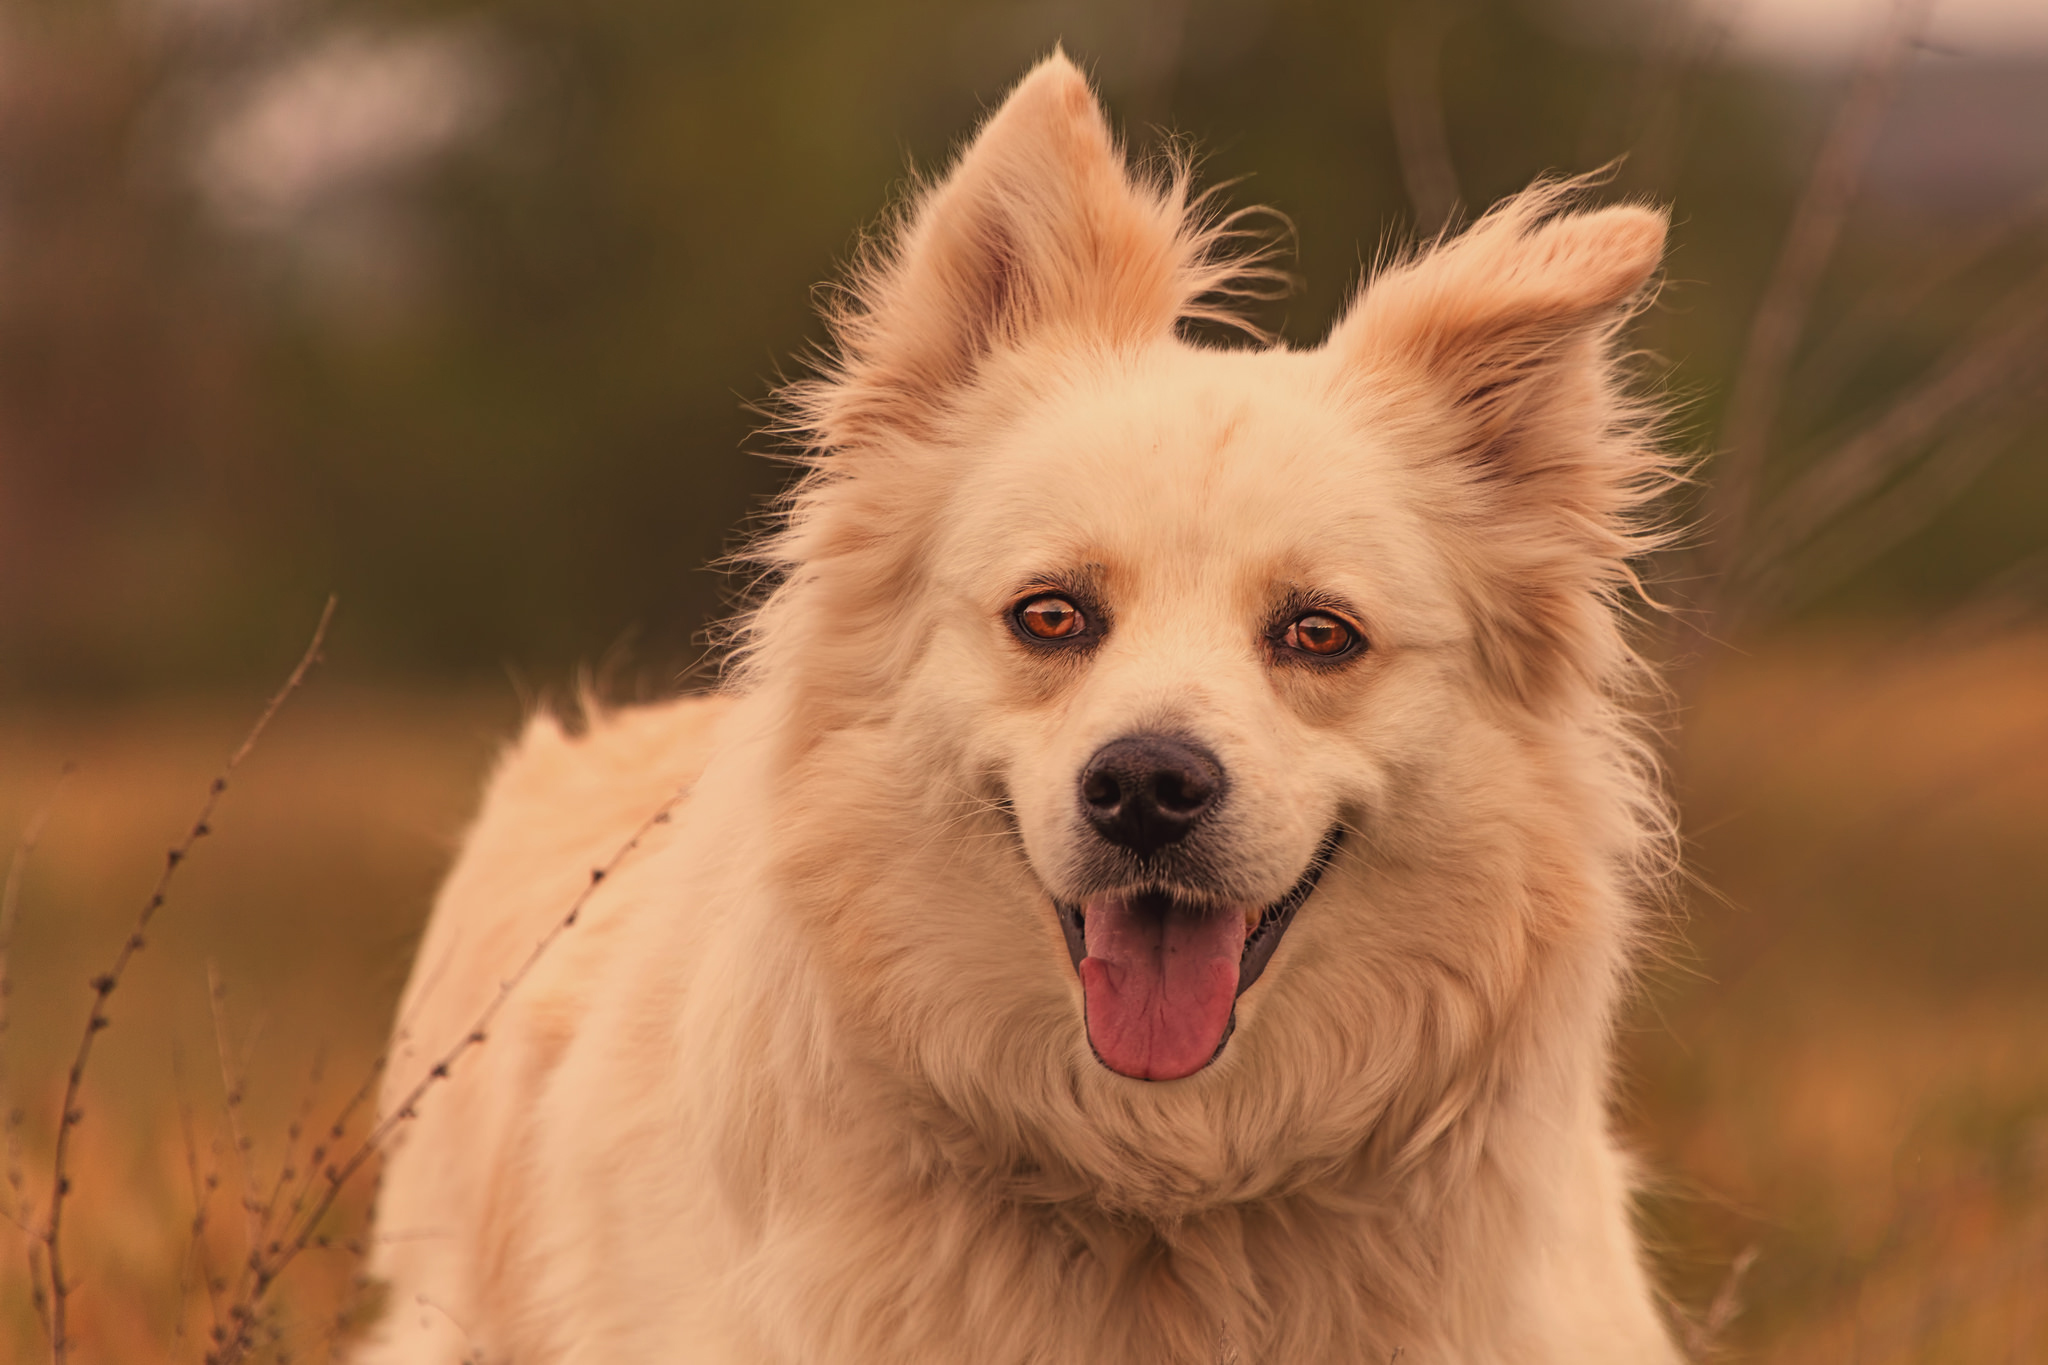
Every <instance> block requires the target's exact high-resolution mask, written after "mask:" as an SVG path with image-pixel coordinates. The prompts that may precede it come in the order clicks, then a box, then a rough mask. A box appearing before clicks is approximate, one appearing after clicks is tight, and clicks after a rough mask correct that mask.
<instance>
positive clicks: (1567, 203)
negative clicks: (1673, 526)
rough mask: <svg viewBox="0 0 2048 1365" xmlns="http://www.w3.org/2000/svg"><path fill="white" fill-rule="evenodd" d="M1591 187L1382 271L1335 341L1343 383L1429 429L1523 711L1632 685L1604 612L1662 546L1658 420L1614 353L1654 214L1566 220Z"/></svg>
mask: <svg viewBox="0 0 2048 1365" xmlns="http://www.w3.org/2000/svg"><path fill="white" fill-rule="evenodd" d="M1587 187H1588V182H1587V181H1584V180H1578V181H1549V182H1540V183H1538V184H1537V185H1535V186H1533V187H1531V188H1530V189H1528V190H1526V191H1524V192H1523V193H1521V194H1519V195H1517V196H1515V197H1514V198H1512V199H1509V200H1507V201H1506V202H1504V203H1503V204H1501V205H1500V206H1498V207H1497V208H1495V209H1494V210H1493V211H1492V212H1490V213H1488V214H1487V215H1486V216H1485V217H1484V218H1482V219H1480V220H1479V221H1478V222H1477V223H1475V224H1474V225H1473V226H1472V227H1471V228H1470V229H1468V230H1467V231H1465V232H1464V233H1463V234H1461V235H1459V236H1457V237H1454V238H1450V239H1448V240H1440V241H1438V242H1437V243H1436V244H1434V245H1432V246H1430V247H1428V248H1426V249H1425V250H1423V251H1421V252H1419V253H1418V254H1416V255H1415V256H1413V257H1411V258H1409V259H1407V260H1404V261H1399V262H1396V263H1395V264H1394V265H1392V266H1390V267H1389V268H1387V269H1385V270H1383V271H1381V272H1380V273H1379V275H1378V276H1377V277H1375V278H1374V279H1373V280H1372V282H1371V283H1370V284H1369V285H1368V286H1367V287H1366V289H1365V291H1364V293H1363V294H1362V295H1361V296H1360V298H1359V300H1358V302H1357V304H1356V306H1355V307H1354V308H1353V309H1352V311H1351V313H1350V314H1349V315H1348V316H1347V317H1346V318H1345V319H1344V320H1343V321H1342V322H1341V323H1340V324H1339V325H1338V327H1337V329H1336V330H1335V331H1334V332H1333V333H1332V335H1331V339H1330V342H1329V349H1330V350H1331V352H1332V353H1333V354H1334V355H1335V357H1336V358H1337V360H1338V361H1339V363H1340V365H1342V367H1343V368H1344V370H1345V372H1346V373H1347V375H1349V376H1350V377H1351V378H1352V380H1353V381H1354V382H1355V383H1357V384H1359V385H1362V386H1363V388H1364V389H1365V390H1367V391H1370V392H1373V393H1375V394H1377V395H1379V396H1380V397H1381V398H1382V399H1383V400H1388V401H1393V402H1395V403H1397V404H1404V405H1405V411H1407V412H1408V413H1410V414H1411V415H1419V417H1420V420H1421V421H1422V423H1423V424H1424V426H1425V428H1426V429H1427V430H1429V431H1431V432H1433V433H1434V435H1433V436H1432V437H1430V438H1428V439H1426V440H1424V441H1422V442H1421V443H1420V444H1419V446H1418V451H1419V452H1420V453H1418V454H1417V455H1416V457H1415V458H1417V459H1419V460H1421V461H1423V462H1424V463H1426V464H1427V465H1428V466H1429V468H1428V470H1427V471H1426V473H1428V474H1429V475H1431V476H1433V477H1434V479H1435V480H1436V481H1437V484H1438V486H1439V488H1440V492H1439V493H1438V494H1437V495H1436V500H1437V501H1438V502H1439V503H1440V508H1439V515H1440V519H1441V520H1442V521H1443V522H1444V523H1445V525H1446V534H1447V536H1448V538H1449V540H1450V542H1451V543H1452V545H1453V546H1454V552H1455V553H1456V554H1457V555H1458V556H1459V558H1461V559H1462V560H1464V561H1465V562H1467V563H1468V564H1470V565H1471V566H1472V568H1473V573H1472V574H1471V581H1472V583H1473V584H1474V585H1475V586H1474V587H1473V588H1472V590H1471V593H1470V597H1471V606H1472V612H1473V618H1474V620H1475V622H1476V624H1477V627H1478V647H1479V649H1480V651H1481V653H1482V655H1483V656H1484V661H1485V663H1486V664H1487V666H1488V671H1489V673H1490V674H1491V675H1492V676H1493V677H1495V678H1496V679H1497V680H1499V681H1500V682H1501V683H1502V685H1503V686H1504V688H1505V690H1507V691H1508V692H1509V693H1511V694H1512V695H1514V696H1516V697H1517V698H1518V699H1520V700H1522V701H1524V702H1535V701H1538V700H1540V699H1542V698H1543V697H1545V696H1549V695H1553V694H1555V688H1554V684H1555V683H1556V682H1557V681H1559V680H1560V679H1561V677H1562V676H1563V675H1564V674H1566V673H1569V672H1573V671H1577V672H1579V673H1582V674H1587V675H1590V676H1591V677H1594V678H1607V679H1611V678H1613V677H1614V676H1616V675H1617V673H1618V672H1625V671H1626V662H1625V660H1624V659H1623V658H1622V655H1624V654H1625V653H1626V650H1625V647H1624V646H1623V645H1622V643H1621V641H1620V638H1619V636H1618V635H1617V634H1616V633H1615V631H1614V630H1613V627H1612V625H1611V622H1612V619H1613V618H1612V610H1611V602H1612V599H1613V598H1614V597H1615V596H1616V594H1617V593H1618V592H1619V591H1620V589H1621V587H1622V585H1624V584H1627V583H1630V582H1633V574H1632V571H1631V569H1630V560H1631V559H1632V558H1633V557H1635V556H1638V555H1640V554H1642V553H1644V552H1646V551H1647V550H1649V549H1650V548H1653V546H1654V544H1655V543H1656V541H1657V537H1656V535H1655V534H1654V533H1651V532H1647V531H1645V530H1643V529H1642V528H1641V527H1640V526H1639V525H1638V524H1637V522H1638V514H1639V511H1640V509H1641V508H1642V507H1643V505H1644V504H1645V503H1647V502H1649V501H1650V500H1651V499H1653V498H1654V497H1655V496H1656V495H1657V494H1658V493H1659V492H1661V491H1662V490H1663V488H1665V487H1666V486H1668V484H1669V482H1670V481H1671V478H1672V473H1671V468H1672V465H1671V461H1670V460H1669V458H1668V457H1666V456H1665V455H1664V454H1663V453H1662V452H1661V451H1660V450H1659V449H1658V448H1657V443H1656V441H1655V439H1654V437H1655V431H1654V428H1655V424H1656V421H1657V418H1658V416H1659V414H1658V412H1657V411H1656V410H1655V409H1654V408H1653V407H1651V406H1649V405H1647V404H1645V403H1643V402H1641V401H1639V400H1637V399H1635V398H1633V397H1631V396H1630V395H1629V393H1628V392H1627V390H1626V386H1625V384H1624V383H1623V376H1622V375H1621V373H1620V366H1619V363H1618V361H1617V359H1616V357H1615V355H1614V353H1613V343H1614V340H1615V337H1616V335H1617V333H1618V332H1619V331H1620V329H1621V327H1622V325H1623V324H1624V323H1626V322H1627V321H1628V319H1629V317H1630V316H1631V315H1632V314H1633V312H1634V311H1635V309H1636V308H1637V307H1639V306H1641V304H1642V303H1644V302H1645V301H1646V300H1647V298H1648V296H1649V293H1650V285H1651V281H1652V279H1653V277H1654V275H1655V273H1656V270H1657V267H1658V263H1659V261H1660V259H1661V257H1662V254H1663V249H1664V238H1665V229H1666V220H1665V215H1664V214H1663V213H1662V212H1660V211H1658V210H1656V209H1652V208H1646V207H1642V206H1637V205H1621V206H1616V207H1611V208H1603V209H1597V210H1594V211H1591V212H1572V211H1571V209H1572V205H1573V204H1574V202H1575V201H1576V200H1577V198H1578V197H1579V196H1580V195H1581V194H1582V193H1583V191H1584V190H1585V189H1586V188H1587Z"/></svg>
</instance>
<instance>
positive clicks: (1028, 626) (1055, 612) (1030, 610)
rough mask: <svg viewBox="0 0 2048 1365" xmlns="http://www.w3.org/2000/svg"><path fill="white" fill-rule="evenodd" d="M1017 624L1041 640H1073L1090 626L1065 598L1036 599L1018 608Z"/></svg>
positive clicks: (1078, 610)
mask: <svg viewBox="0 0 2048 1365" xmlns="http://www.w3.org/2000/svg"><path fill="white" fill-rule="evenodd" d="M1017 624H1018V625H1019V626H1021V627H1022V628H1023V630H1024V633H1025V634H1026V635H1029V636H1031V637H1033V638H1034V639H1039V640H1071V639H1073V638H1074V637H1075V636H1077V635H1079V634H1080V633H1081V631H1082V630H1083V628H1085V627H1086V626H1087V624H1088V622H1087V620H1086V618H1084V617H1083V616H1082V615H1081V609H1080V608H1079V607H1077V606H1075V605H1074V604H1073V603H1072V602H1069V601H1068V600H1067V599H1066V598H1064V597H1052V596H1046V597H1034V598H1032V599H1031V600H1030V601H1028V602H1026V603H1025V604H1024V605H1023V606H1021V607H1019V608H1017Z"/></svg>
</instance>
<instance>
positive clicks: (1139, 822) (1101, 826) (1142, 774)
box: [1081, 735, 1223, 853]
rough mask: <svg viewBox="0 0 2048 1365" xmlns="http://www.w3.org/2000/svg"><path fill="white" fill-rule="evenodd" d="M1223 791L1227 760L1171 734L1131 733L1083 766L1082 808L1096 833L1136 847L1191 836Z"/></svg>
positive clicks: (1145, 849)
mask: <svg viewBox="0 0 2048 1365" xmlns="http://www.w3.org/2000/svg"><path fill="white" fill-rule="evenodd" d="M1222 792H1223V765H1222V764H1220V763H1218V762H1217V761H1216V756H1215V755H1214V754H1212V753H1210V752H1209V751H1208V750H1206V749H1202V748H1198V747H1196V746H1195V745H1192V744H1189V743H1188V742H1187V741H1186V740H1180V739H1174V738H1171V737H1170V736H1167V735H1129V736H1126V737H1125V738H1123V739H1114V740H1111V741H1110V742H1109V743H1107V744H1105V745H1103V746H1102V747H1101V748H1100V749H1098V750H1096V751H1095V757H1093V758H1091V759H1089V760H1088V766H1087V767H1086V768H1083V769H1082V770H1081V810H1082V812H1083V813H1084V814H1086V815H1087V817H1088V823H1089V824H1091V825H1093V826H1095V830H1096V833H1098V834H1100V835H1101V836H1102V837H1103V838H1105V839H1107V840H1109V841H1110V842H1111V843H1113V844H1120V845H1122V846H1123V847H1125V848H1127V849H1130V850H1131V851H1132V852H1133V853H1156V852H1157V851H1158V850H1160V849H1162V848H1165V847H1166V846H1167V845H1168V844H1172V843H1177V842H1179V841H1180V840H1181V839H1183V838H1185V837H1187V833H1188V831H1189V830H1191V829H1193V828H1194V827H1195V822H1196V821H1198V820H1200V819H1201V818H1202V816H1203V815H1204V814H1205V813H1206V812H1207V811H1208V809H1209V808H1210V807H1211V806H1213V805H1215V804H1216V798H1217V797H1218V796H1220V795H1221V794H1222Z"/></svg>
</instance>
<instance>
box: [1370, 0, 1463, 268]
mask: <svg viewBox="0 0 2048 1365" xmlns="http://www.w3.org/2000/svg"><path fill="white" fill-rule="evenodd" d="M1450 28H1451V15H1450V13H1449V12H1448V11H1447V9H1446V8H1445V7H1444V6H1442V5H1430V6H1427V7H1413V6H1411V7H1409V8H1407V9H1405V10H1403V11H1402V13H1401V15H1400V17H1398V18H1397V19H1396V20H1395V21H1394V31H1393V34H1392V36H1391V37H1389V39H1388V40H1387V112H1388V114H1389V115H1390V116H1391V117H1392V119H1393V123H1394V150H1395V152H1396V154H1397V155H1398V156H1399V157H1400V161H1401V183H1402V184H1403V185H1405V186H1406V187H1407V189H1408V202H1409V203H1410V204H1411V205H1413V206H1414V208H1415V223H1416V226H1417V227H1419V228H1420V229H1421V230H1422V231H1423V232H1425V233H1429V234H1435V233H1438V232H1441V231H1442V230H1443V229H1444V228H1445V227H1446V226H1448V225H1449V223H1450V220H1451V215H1452V214H1453V213H1455V212H1456V211H1457V208H1458V168H1457V163H1456V162H1455V161H1453V160H1452V158H1451V138H1450V133H1449V132H1448V130H1446V129H1445V127H1444V101H1443V90H1442V78H1441V73H1442V68H1443V49H1444V37H1445V35H1446V34H1448V33H1449V32H1450Z"/></svg>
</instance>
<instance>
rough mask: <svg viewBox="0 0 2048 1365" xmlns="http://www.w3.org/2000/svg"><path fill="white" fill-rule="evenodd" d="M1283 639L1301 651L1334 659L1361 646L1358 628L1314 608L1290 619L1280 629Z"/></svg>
mask: <svg viewBox="0 0 2048 1365" xmlns="http://www.w3.org/2000/svg"><path fill="white" fill-rule="evenodd" d="M1280 643H1281V644H1282V645H1284V646H1286V647H1287V648H1288V649H1292V650H1295V651H1296V652H1298V653H1302V654H1313V655H1315V656H1316V657H1317V658H1322V659H1334V658H1336V657H1337V656H1338V655H1340V654H1349V653H1350V652H1351V651H1352V650H1353V649H1355V648H1356V647H1357V645H1358V632H1357V631H1355V630H1353V629H1352V628H1351V627H1350V626H1349V625H1347V624H1345V623H1344V622H1342V621H1340V620H1338V619H1337V618H1336V617H1334V616H1331V615H1328V614H1327V613H1324V612H1320V611H1312V612H1309V613H1308V614H1307V615H1305V616H1297V617H1295V618H1294V619H1293V620H1292V621H1289V622H1288V623H1287V629H1286V630H1284V631H1282V632H1281V633H1280Z"/></svg>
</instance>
